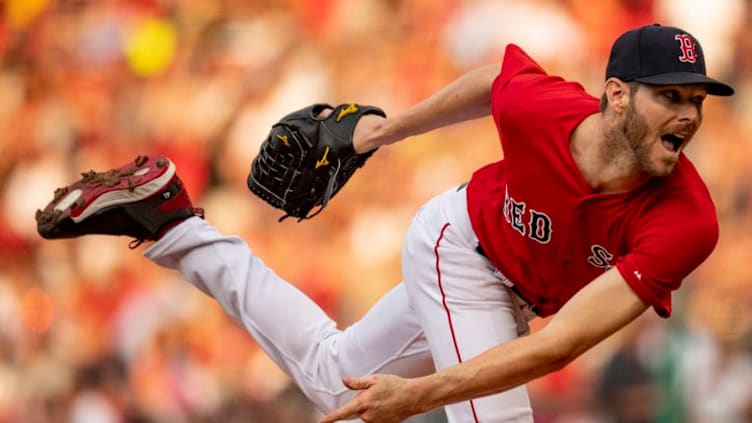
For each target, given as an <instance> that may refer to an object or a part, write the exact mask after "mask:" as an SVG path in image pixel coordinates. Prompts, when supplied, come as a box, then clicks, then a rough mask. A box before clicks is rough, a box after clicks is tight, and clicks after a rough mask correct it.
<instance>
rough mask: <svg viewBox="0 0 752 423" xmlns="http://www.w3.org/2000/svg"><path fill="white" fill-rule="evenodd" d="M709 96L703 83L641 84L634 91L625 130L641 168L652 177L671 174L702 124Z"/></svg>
mask: <svg viewBox="0 0 752 423" xmlns="http://www.w3.org/2000/svg"><path fill="white" fill-rule="evenodd" d="M706 96H707V91H706V89H705V88H704V87H703V86H700V85H662V86H650V85H641V86H640V87H639V88H638V89H637V90H636V91H635V92H634V93H632V94H631V97H632V98H631V101H630V103H629V109H628V110H627V114H626V116H625V117H624V122H623V126H622V133H623V135H624V136H625V138H626V139H627V141H628V143H629V146H630V148H631V149H632V151H633V152H634V155H635V159H636V161H637V165H638V166H639V167H640V169H642V170H643V171H644V172H645V173H647V174H649V175H651V176H666V175H668V174H669V173H671V171H672V170H673V169H674V166H676V162H677V161H678V160H679V154H680V153H681V152H682V151H683V150H684V148H685V147H686V146H687V144H688V143H689V141H690V140H691V139H692V136H693V135H694V134H695V133H696V132H697V129H698V128H699V127H700V123H701V122H702V102H703V101H704V100H705V97H706Z"/></svg>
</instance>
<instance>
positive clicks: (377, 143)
mask: <svg viewBox="0 0 752 423" xmlns="http://www.w3.org/2000/svg"><path fill="white" fill-rule="evenodd" d="M384 122H386V119H384V118H383V117H381V116H379V115H365V116H363V117H361V118H360V120H359V121H358V123H357V125H355V130H354V132H353V148H354V149H355V152H356V153H358V154H362V153H367V152H369V151H371V150H375V149H377V148H379V147H381V146H382V145H384V144H386V139H385V138H384V135H383V134H384V127H385V125H384Z"/></svg>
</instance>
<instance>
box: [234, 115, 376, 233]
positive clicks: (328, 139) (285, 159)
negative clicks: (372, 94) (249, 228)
mask: <svg viewBox="0 0 752 423" xmlns="http://www.w3.org/2000/svg"><path fill="white" fill-rule="evenodd" d="M326 109H332V106H330V105H328V104H314V105H312V106H308V107H306V108H304V109H301V110H298V111H295V112H293V113H290V114H289V115H287V116H285V117H283V118H282V119H280V121H279V122H277V123H276V124H274V125H273V126H272V130H271V132H270V133H269V136H268V137H267V138H266V139H265V140H264V142H263V143H262V144H261V148H260V150H259V154H258V156H257V157H256V158H255V159H254V160H253V164H252V165H251V171H250V173H249V175H248V188H249V189H250V190H251V192H253V193H254V194H256V195H258V196H259V197H261V198H262V199H263V200H264V201H266V202H267V203H269V204H271V205H272V206H274V207H276V208H278V209H282V210H284V211H285V213H286V214H285V215H284V216H282V217H281V218H280V219H279V220H280V221H282V220H283V219H285V218H287V217H290V216H293V217H297V218H298V221H300V220H303V219H310V218H312V217H313V216H315V215H317V214H318V213H320V212H321V210H323V209H324V207H326V205H327V203H328V202H329V200H330V199H331V198H332V197H333V196H334V194H336V193H337V192H338V191H339V190H340V189H341V188H342V186H343V185H345V183H346V182H347V181H348V180H349V179H350V177H351V176H352V175H353V174H354V173H355V171H356V170H357V169H358V168H359V167H361V166H363V164H365V162H366V160H367V159H368V158H369V157H371V154H373V151H369V152H367V153H363V154H356V153H355V150H354V149H353V143H352V137H353V130H354V129H355V124H356V123H357V122H358V120H359V119H360V118H361V117H362V116H364V115H367V114H376V115H379V116H383V117H386V114H385V113H384V111H383V110H381V109H379V108H378V107H373V106H364V105H359V104H354V103H351V104H341V105H339V106H337V107H334V108H333V109H334V110H332V112H331V114H330V115H329V116H328V117H326V118H320V117H318V115H319V113H321V112H322V111H323V110H326ZM374 151H375V150H374ZM316 207H318V209H317V210H315V211H314V212H313V213H311V210H313V209H314V208H316Z"/></svg>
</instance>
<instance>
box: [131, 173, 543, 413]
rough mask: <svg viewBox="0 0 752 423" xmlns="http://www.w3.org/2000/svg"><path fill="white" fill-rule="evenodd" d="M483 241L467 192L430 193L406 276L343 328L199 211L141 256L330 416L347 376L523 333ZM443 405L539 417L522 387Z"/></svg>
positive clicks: (407, 371)
mask: <svg viewBox="0 0 752 423" xmlns="http://www.w3.org/2000/svg"><path fill="white" fill-rule="evenodd" d="M477 243H478V240H477V238H476V237H475V234H474V232H473V230H472V227H471V225H470V221H469V218H468V215H467V207H466V199H465V190H464V189H463V188H462V187H460V188H457V189H451V190H449V191H446V192H445V193H443V194H440V195H438V196H436V197H434V199H432V200H431V201H429V202H428V203H427V204H426V205H424V206H423V207H422V208H421V209H420V211H419V212H418V214H417V215H416V216H415V218H414V220H413V222H412V224H411V225H410V228H409V230H408V232H407V236H406V239H405V243H404V248H403V253H402V271H403V276H404V282H402V283H399V284H398V285H396V286H395V287H394V288H393V289H392V290H391V291H389V292H388V293H387V294H386V295H385V296H384V297H382V298H381V299H380V300H379V301H378V302H377V303H376V304H375V305H374V306H373V307H372V308H371V309H370V310H369V312H368V313H366V315H365V316H363V318H362V319H360V320H359V321H358V322H356V323H355V324H353V325H352V326H350V327H348V328H346V329H344V330H339V329H337V327H336V324H335V322H334V321H333V320H332V319H331V318H329V316H327V315H326V314H325V313H324V312H323V310H321V308H319V307H318V306H317V305H316V304H315V303H314V302H313V301H312V300H310V299H309V298H308V297H307V296H305V295H304V294H303V293H302V292H300V291H299V290H298V289H297V288H295V287H294V286H292V285H291V284H289V283H288V282H286V281H284V280H283V279H282V278H280V277H279V276H277V275H276V274H275V273H274V271H273V270H272V269H270V268H269V267H267V266H266V265H265V264H264V263H263V262H262V261H261V259H259V258H258V257H256V256H254V255H253V253H252V252H251V249H250V248H249V247H248V245H247V244H246V243H245V242H244V241H243V240H242V239H240V238H238V237H235V236H225V235H222V234H220V233H219V232H218V231H217V230H216V229H215V228H214V227H212V226H211V225H210V224H209V223H207V222H206V221H204V220H202V219H200V218H190V219H188V220H186V221H185V222H184V223H181V224H180V225H178V226H177V227H175V228H174V229H172V230H171V231H170V232H168V233H167V234H166V235H165V236H164V237H162V239H160V240H159V241H157V242H156V243H154V245H152V246H151V247H149V248H148V249H147V250H146V251H145V252H144V254H145V256H146V257H148V258H149V259H151V260H153V261H154V262H155V263H157V264H159V265H161V266H164V267H167V268H171V269H176V270H177V271H179V272H180V273H181V274H182V276H183V277H184V279H186V280H187V281H189V282H190V283H191V284H193V285H194V286H195V287H196V288H198V289H199V290H201V291H202V292H204V293H205V294H207V295H210V296H211V297H213V298H214V299H216V300H217V301H218V302H219V304H220V305H221V306H222V307H223V309H224V310H225V311H226V312H227V313H228V314H229V315H230V316H231V317H232V318H233V319H235V321H237V322H238V323H239V324H241V325H242V326H243V327H244V328H245V329H246V330H247V331H248V332H249V333H250V334H251V336H252V337H253V338H254V339H255V340H256V342H257V343H258V344H259V345H260V346H261V347H262V348H263V349H264V351H265V352H266V353H267V354H268V355H269V356H270V357H271V358H272V360H274V362H275V363H277V364H278V365H279V366H280V367H281V368H282V369H283V370H284V371H285V372H286V373H287V374H288V375H289V376H290V377H291V378H292V379H293V381H294V382H295V383H296V384H297V385H298V387H299V388H300V389H301V390H302V391H303V392H304V393H305V394H306V396H307V397H308V398H309V399H310V400H311V401H312V402H313V403H314V404H316V406H317V407H318V408H319V409H320V410H321V411H322V412H325V413H326V412H328V411H330V410H333V409H334V408H336V407H338V406H340V405H342V404H344V403H345V402H346V401H347V400H349V399H350V398H352V396H353V395H354V392H352V391H350V390H348V389H347V388H346V387H345V386H344V385H343V384H342V381H341V379H342V377H343V376H363V375H368V374H373V373H390V374H397V375H400V376H404V377H414V376H420V375H425V374H428V373H430V372H432V371H433V370H434V366H435V368H436V369H439V370H440V369H444V368H446V367H449V366H452V365H455V364H457V363H459V362H462V361H463V360H467V359H468V358H470V357H473V356H475V355H477V354H479V353H481V352H483V351H485V350H487V349H489V348H491V347H493V346H495V345H498V344H500V343H504V342H506V341H509V340H511V339H513V338H516V337H517V336H518V334H522V333H525V332H526V330H527V321H525V320H524V318H523V317H522V314H521V310H520V309H519V307H518V305H517V301H516V298H515V297H514V296H513V295H512V294H510V291H509V290H508V289H507V288H506V287H505V286H504V285H503V284H502V283H501V280H500V275H499V274H498V272H495V269H494V268H493V266H491V265H490V264H489V263H488V261H487V260H486V259H485V258H484V257H483V256H481V255H480V254H478V253H477V252H476V250H475V247H476V246H477ZM445 410H446V413H447V417H448V419H449V421H450V422H452V423H459V422H484V423H485V422H525V423H532V421H533V418H532V410H531V407H530V404H529V400H528V397H527V392H526V390H525V388H524V386H521V387H518V388H515V389H511V390H508V391H505V392H503V393H500V394H496V395H491V396H487V397H483V398H478V399H475V400H472V401H464V402H460V403H457V404H451V405H449V406H447V407H445Z"/></svg>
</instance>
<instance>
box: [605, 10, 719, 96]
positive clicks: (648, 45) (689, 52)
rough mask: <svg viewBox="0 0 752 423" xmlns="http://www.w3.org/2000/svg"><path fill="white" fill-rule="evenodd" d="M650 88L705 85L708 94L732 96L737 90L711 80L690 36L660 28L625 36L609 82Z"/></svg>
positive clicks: (617, 44) (609, 71)
mask: <svg viewBox="0 0 752 423" xmlns="http://www.w3.org/2000/svg"><path fill="white" fill-rule="evenodd" d="M611 77H616V78H619V79H621V80H622V81H624V82H630V81H637V82H640V83H643V84H648V85H688V84H702V85H705V86H706V87H707V89H708V94H712V95H721V96H729V95H733V94H734V89H733V88H731V87H730V86H729V85H727V84H724V83H723V82H720V81H717V80H715V79H713V78H709V77H708V76H707V74H706V72H705V55H704V54H703V52H702V47H700V42H699V41H697V39H696V38H695V37H694V36H692V35H691V34H690V33H688V32H686V31H684V30H682V29H679V28H674V27H670V26H661V25H659V24H655V25H648V26H643V27H640V28H636V29H633V30H630V31H627V32H625V33H624V34H622V35H621V36H620V37H619V38H617V39H616V41H615V42H614V45H613V47H611V56H610V57H609V60H608V66H607V67H606V79H608V78H611Z"/></svg>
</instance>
